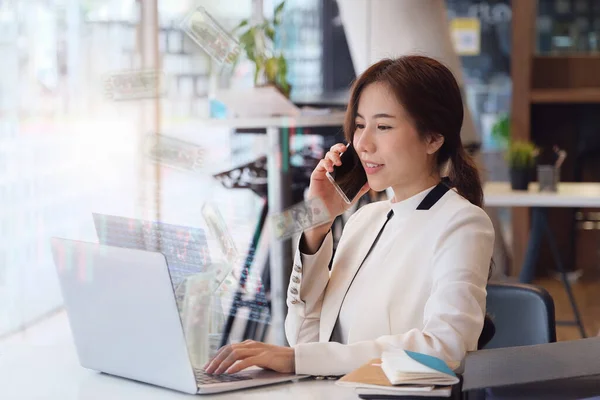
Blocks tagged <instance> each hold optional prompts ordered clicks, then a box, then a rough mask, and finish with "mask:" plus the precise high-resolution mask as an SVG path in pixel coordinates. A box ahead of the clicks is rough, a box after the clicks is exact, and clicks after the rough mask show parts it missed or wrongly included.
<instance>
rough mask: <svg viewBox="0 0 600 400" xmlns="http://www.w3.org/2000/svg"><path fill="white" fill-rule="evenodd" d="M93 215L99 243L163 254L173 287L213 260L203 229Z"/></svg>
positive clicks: (175, 287) (203, 268)
mask: <svg viewBox="0 0 600 400" xmlns="http://www.w3.org/2000/svg"><path fill="white" fill-rule="evenodd" d="M93 216H94V225H95V228H96V233H97V235H98V240H99V243H100V244H105V245H108V246H116V247H127V248H133V249H140V250H147V251H157V252H160V253H163V254H164V256H165V258H166V260H167V266H168V268H169V274H170V275H171V282H172V284H173V288H174V289H177V287H178V286H179V285H180V284H181V282H183V281H184V280H185V279H186V278H187V277H189V276H190V275H193V274H197V273H199V272H204V271H205V270H206V268H207V267H208V266H209V265H210V263H211V260H210V254H209V250H208V243H207V238H206V234H205V233H204V230H203V229H200V228H192V227H188V226H181V225H172V224H166V223H163V222H154V221H145V220H140V219H134V218H126V217H119V216H114V215H105V214H96V213H94V214H93Z"/></svg>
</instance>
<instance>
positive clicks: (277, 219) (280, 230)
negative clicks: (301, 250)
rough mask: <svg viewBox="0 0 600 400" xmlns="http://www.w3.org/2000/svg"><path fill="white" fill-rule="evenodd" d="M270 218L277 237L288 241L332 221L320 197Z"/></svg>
mask: <svg viewBox="0 0 600 400" xmlns="http://www.w3.org/2000/svg"><path fill="white" fill-rule="evenodd" d="M270 218H271V226H272V227H273V231H274V234H275V237H276V238H277V239H280V240H283V239H288V238H290V237H292V236H293V235H294V234H296V233H300V232H302V231H304V230H306V229H308V228H312V227H315V226H318V225H322V224H324V223H326V222H327V221H329V220H330V219H331V218H330V216H329V211H328V210H327V207H326V206H325V204H324V203H323V201H322V200H321V199H320V198H318V197H316V198H314V199H309V200H306V201H303V202H302V203H298V204H296V205H294V206H292V207H290V208H288V209H287V210H285V211H283V212H281V213H278V214H272V215H271V216H270Z"/></svg>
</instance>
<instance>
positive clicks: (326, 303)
mask: <svg viewBox="0 0 600 400" xmlns="http://www.w3.org/2000/svg"><path fill="white" fill-rule="evenodd" d="M427 192H429V190H427V191H425V192H422V193H419V194H417V195H415V196H413V197H411V198H409V199H407V200H405V201H402V202H398V203H391V202H390V201H381V202H377V203H372V204H369V205H366V206H364V207H361V208H360V209H359V210H357V211H356V212H355V213H354V214H353V215H352V217H351V218H350V219H349V220H348V222H347V223H346V226H345V227H344V230H343V233H342V237H341V238H340V241H339V244H338V247H337V250H336V253H335V257H333V264H332V269H331V272H330V271H329V269H328V266H329V263H330V261H331V257H332V254H333V239H332V236H331V232H330V233H328V234H327V236H326V237H325V239H324V241H323V244H322V245H321V247H320V249H319V250H318V252H317V253H316V254H314V255H310V256H307V255H303V254H301V253H300V251H299V250H297V251H296V255H295V258H294V267H293V272H292V276H291V278H290V284H289V286H288V292H287V305H288V314H287V318H286V322H285V330H286V337H287V339H288V342H289V343H290V345H291V346H293V347H294V349H295V364H296V373H298V374H311V375H343V374H346V373H348V372H350V371H352V370H354V369H356V368H358V367H360V366H361V365H363V364H365V363H366V362H368V361H369V360H371V359H373V358H378V357H381V353H382V352H383V351H385V350H387V349H394V348H401V349H408V350H413V351H417V352H422V353H426V354H431V355H434V356H437V357H440V358H442V359H444V360H445V361H447V362H456V361H461V360H462V359H463V358H464V356H465V354H466V352H467V351H471V350H475V349H476V348H477V341H478V339H479V335H480V334H481V330H482V328H483V320H484V316H485V297H486V290H485V287H486V284H487V279H488V273H489V267H490V261H491V257H492V250H493V244H494V229H493V226H492V223H491V221H490V219H489V217H488V216H487V214H486V213H485V212H484V211H483V210H482V209H481V208H479V207H477V206H474V205H472V204H471V203H469V202H468V201H467V200H466V199H464V198H463V197H462V196H460V195H459V194H458V193H456V192H455V191H453V190H450V191H448V192H447V193H446V194H445V195H444V196H443V197H442V198H441V199H440V200H439V201H438V202H437V203H435V204H434V205H433V206H432V207H431V208H430V209H428V210H417V209H416V208H417V205H418V204H419V203H420V201H421V200H422V199H423V197H425V195H426V194H427ZM390 209H393V210H394V216H393V217H392V218H391V219H390V221H389V222H388V224H387V225H386V226H385V228H384V230H383V232H382V234H381V236H380V241H379V243H376V245H375V246H373V249H372V250H371V253H370V254H369V255H368V258H367V259H366V261H365V263H364V265H363V266H362V268H360V265H361V263H362V261H363V260H364V259H365V257H366V256H367V254H368V252H369V249H370V248H371V245H372V244H373V243H374V241H375V239H376V237H377V234H378V233H379V231H380V230H381V228H382V226H383V225H384V224H385V221H386V220H387V215H388V213H389V211H390ZM359 268H360V269H359ZM357 272H358V274H357ZM355 275H357V276H356V278H354V276H355ZM353 279H354V282H353V283H352V284H351V282H352V280H353ZM346 292H348V293H347V295H346ZM338 314H339V318H338ZM336 325H337V327H336ZM334 328H335V331H336V334H335V335H333V337H332V334H333V332H334ZM332 339H337V341H338V342H339V343H336V342H333V341H330V340H332Z"/></svg>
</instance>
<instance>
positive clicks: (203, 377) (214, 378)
mask: <svg viewBox="0 0 600 400" xmlns="http://www.w3.org/2000/svg"><path fill="white" fill-rule="evenodd" d="M194 375H196V382H197V383H198V384H199V385H206V384H209V383H224V382H237V381H246V380H249V379H252V377H249V376H244V375H228V374H221V375H209V374H207V373H206V372H204V370H202V369H194Z"/></svg>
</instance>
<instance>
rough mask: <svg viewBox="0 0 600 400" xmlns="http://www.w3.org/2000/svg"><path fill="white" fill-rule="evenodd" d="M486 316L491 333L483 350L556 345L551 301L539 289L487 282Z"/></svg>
mask: <svg viewBox="0 0 600 400" xmlns="http://www.w3.org/2000/svg"><path fill="white" fill-rule="evenodd" d="M487 314H488V315H489V317H490V318H491V319H492V321H493V323H494V327H495V333H494V335H493V337H492V339H491V340H490V341H489V342H488V343H487V344H485V346H484V347H483V348H485V349H497V348H502V347H513V346H528V345H533V344H542V343H551V342H556V324H555V317H554V301H553V300H552V297H551V296H550V294H549V293H548V292H547V291H546V290H545V289H544V288H541V287H538V286H534V285H525V284H521V283H504V282H503V283H489V284H488V286H487Z"/></svg>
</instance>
